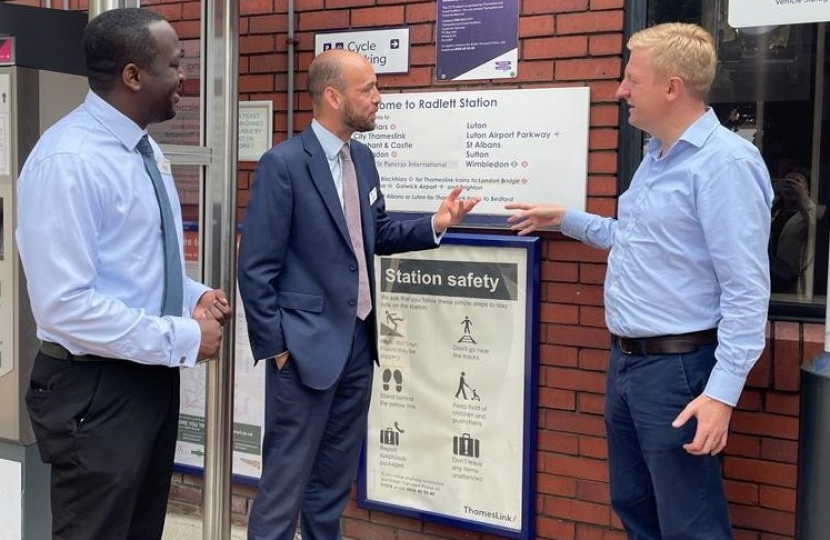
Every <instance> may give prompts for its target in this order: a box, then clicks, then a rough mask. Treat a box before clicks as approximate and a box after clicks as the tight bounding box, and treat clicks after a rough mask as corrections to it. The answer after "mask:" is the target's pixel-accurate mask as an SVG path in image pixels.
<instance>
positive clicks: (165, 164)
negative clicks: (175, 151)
mask: <svg viewBox="0 0 830 540" xmlns="http://www.w3.org/2000/svg"><path fill="white" fill-rule="evenodd" d="M158 166H159V171H160V172H161V174H170V175H172V174H173V168H172V167H170V160H169V159H166V158H162V159H160V160H158Z"/></svg>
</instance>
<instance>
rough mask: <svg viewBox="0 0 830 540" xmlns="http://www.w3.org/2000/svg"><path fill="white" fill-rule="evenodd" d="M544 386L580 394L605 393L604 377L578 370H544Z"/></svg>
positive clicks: (552, 368) (550, 368) (599, 374)
mask: <svg viewBox="0 0 830 540" xmlns="http://www.w3.org/2000/svg"><path fill="white" fill-rule="evenodd" d="M544 384H545V386H547V387H550V388H562V389H567V390H577V391H581V392H594V393H597V394H599V393H602V392H604V391H605V375H604V374H602V373H597V372H588V371H583V370H580V369H567V368H557V367H549V368H545V381H544Z"/></svg>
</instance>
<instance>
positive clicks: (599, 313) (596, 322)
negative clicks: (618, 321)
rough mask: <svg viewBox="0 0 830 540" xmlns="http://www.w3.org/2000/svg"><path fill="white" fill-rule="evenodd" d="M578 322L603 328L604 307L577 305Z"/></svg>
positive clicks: (582, 324)
mask: <svg viewBox="0 0 830 540" xmlns="http://www.w3.org/2000/svg"><path fill="white" fill-rule="evenodd" d="M579 324H580V325H581V326H592V327H594V328H603V329H604V328H605V309H604V308H602V307H594V306H579Z"/></svg>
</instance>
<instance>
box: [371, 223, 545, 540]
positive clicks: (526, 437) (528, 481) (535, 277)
mask: <svg viewBox="0 0 830 540" xmlns="http://www.w3.org/2000/svg"><path fill="white" fill-rule="evenodd" d="M444 244H447V245H459V246H469V247H471V248H482V247H483V248H493V249H500V248H521V249H524V250H525V251H526V258H525V260H526V276H525V278H526V286H527V289H526V296H525V306H524V316H525V336H524V352H525V358H524V375H525V377H524V384H523V394H524V395H523V396H522V397H521V399H522V404H523V422H522V424H523V425H522V428H523V442H524V444H523V446H522V448H523V450H522V456H521V459H522V466H521V470H522V481H521V493H522V501H521V508H522V519H521V525H520V528H519V530H514V529H508V528H505V527H499V526H497V525H492V524H489V523H483V522H479V521H475V520H472V519H462V518H458V517H455V516H450V515H446V514H441V513H438V512H430V511H423V510H420V509H417V508H409V507H403V506H400V505H397V504H393V503H390V502H385V501H382V500H370V499H369V498H368V496H367V479H368V475H367V470H366V447H365V444H364V449H363V453H362V455H361V458H360V466H359V470H358V485H357V488H358V497H357V502H358V505H359V506H360V507H361V508H367V509H369V510H380V511H383V512H388V513H391V514H399V515H403V516H407V517H411V518H415V519H418V520H421V521H431V522H436V523H440V524H443V525H447V526H450V527H457V528H461V529H468V530H472V531H478V532H482V533H487V534H494V535H498V536H504V537H508V538H517V539H520V540H530V539H531V538H533V537H534V530H533V527H534V523H535V515H536V513H535V504H536V450H537V449H536V436H537V425H538V424H537V377H538V365H539V349H538V343H539V330H538V329H539V304H540V282H541V239H540V238H538V237H519V236H506V235H485V234H467V233H448V234H447V235H446V236H445V237H444V238H443V240H442V245H444Z"/></svg>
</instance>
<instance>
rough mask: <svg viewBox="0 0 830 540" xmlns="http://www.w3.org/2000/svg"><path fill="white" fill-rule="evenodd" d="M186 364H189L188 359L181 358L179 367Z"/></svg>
mask: <svg viewBox="0 0 830 540" xmlns="http://www.w3.org/2000/svg"><path fill="white" fill-rule="evenodd" d="M185 362H187V357H186V356H181V357H180V358H179V365H180V366H182V365H184V364H185Z"/></svg>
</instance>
